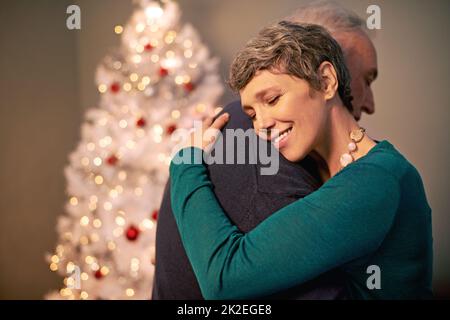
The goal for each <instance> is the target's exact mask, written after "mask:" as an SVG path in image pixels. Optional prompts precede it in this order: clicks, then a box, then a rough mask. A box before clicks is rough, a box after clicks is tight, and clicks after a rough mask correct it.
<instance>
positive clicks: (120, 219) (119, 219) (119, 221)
mask: <svg viewBox="0 0 450 320" xmlns="http://www.w3.org/2000/svg"><path fill="white" fill-rule="evenodd" d="M116 224H117V225H118V226H124V225H125V219H124V218H123V217H121V216H117V217H116Z"/></svg>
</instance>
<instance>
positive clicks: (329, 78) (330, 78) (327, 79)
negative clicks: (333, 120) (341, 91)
mask: <svg viewBox="0 0 450 320" xmlns="http://www.w3.org/2000/svg"><path fill="white" fill-rule="evenodd" d="M319 74H320V76H321V77H322V85H323V87H322V88H323V93H324V94H325V99H326V100H331V99H333V97H334V96H335V94H336V91H337V89H338V85H339V83H338V79H337V74H336V70H335V69H334V67H333V65H332V64H331V63H330V62H328V61H324V62H322V63H321V64H320V66H319Z"/></svg>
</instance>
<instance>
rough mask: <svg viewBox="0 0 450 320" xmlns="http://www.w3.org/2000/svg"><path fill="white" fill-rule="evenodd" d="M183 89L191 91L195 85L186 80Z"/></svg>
mask: <svg viewBox="0 0 450 320" xmlns="http://www.w3.org/2000/svg"><path fill="white" fill-rule="evenodd" d="M183 87H184V90H186V91H187V92H192V91H194V89H195V86H194V84H193V83H192V82H186V83H185V84H184V85H183Z"/></svg>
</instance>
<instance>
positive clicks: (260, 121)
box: [255, 115, 275, 139]
mask: <svg viewBox="0 0 450 320" xmlns="http://www.w3.org/2000/svg"><path fill="white" fill-rule="evenodd" d="M256 119H257V125H256V126H255V129H256V132H257V133H258V135H260V136H261V137H262V138H264V139H268V138H269V136H270V131H271V130H272V128H273V127H274V126H275V120H274V119H273V118H271V117H268V116H261V115H260V116H259V117H258V115H257V116H256Z"/></svg>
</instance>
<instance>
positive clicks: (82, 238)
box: [80, 236, 89, 246]
mask: <svg viewBox="0 0 450 320" xmlns="http://www.w3.org/2000/svg"><path fill="white" fill-rule="evenodd" d="M80 243H81V244H82V245H83V246H85V245H87V244H89V239H88V237H86V236H82V237H80Z"/></svg>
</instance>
